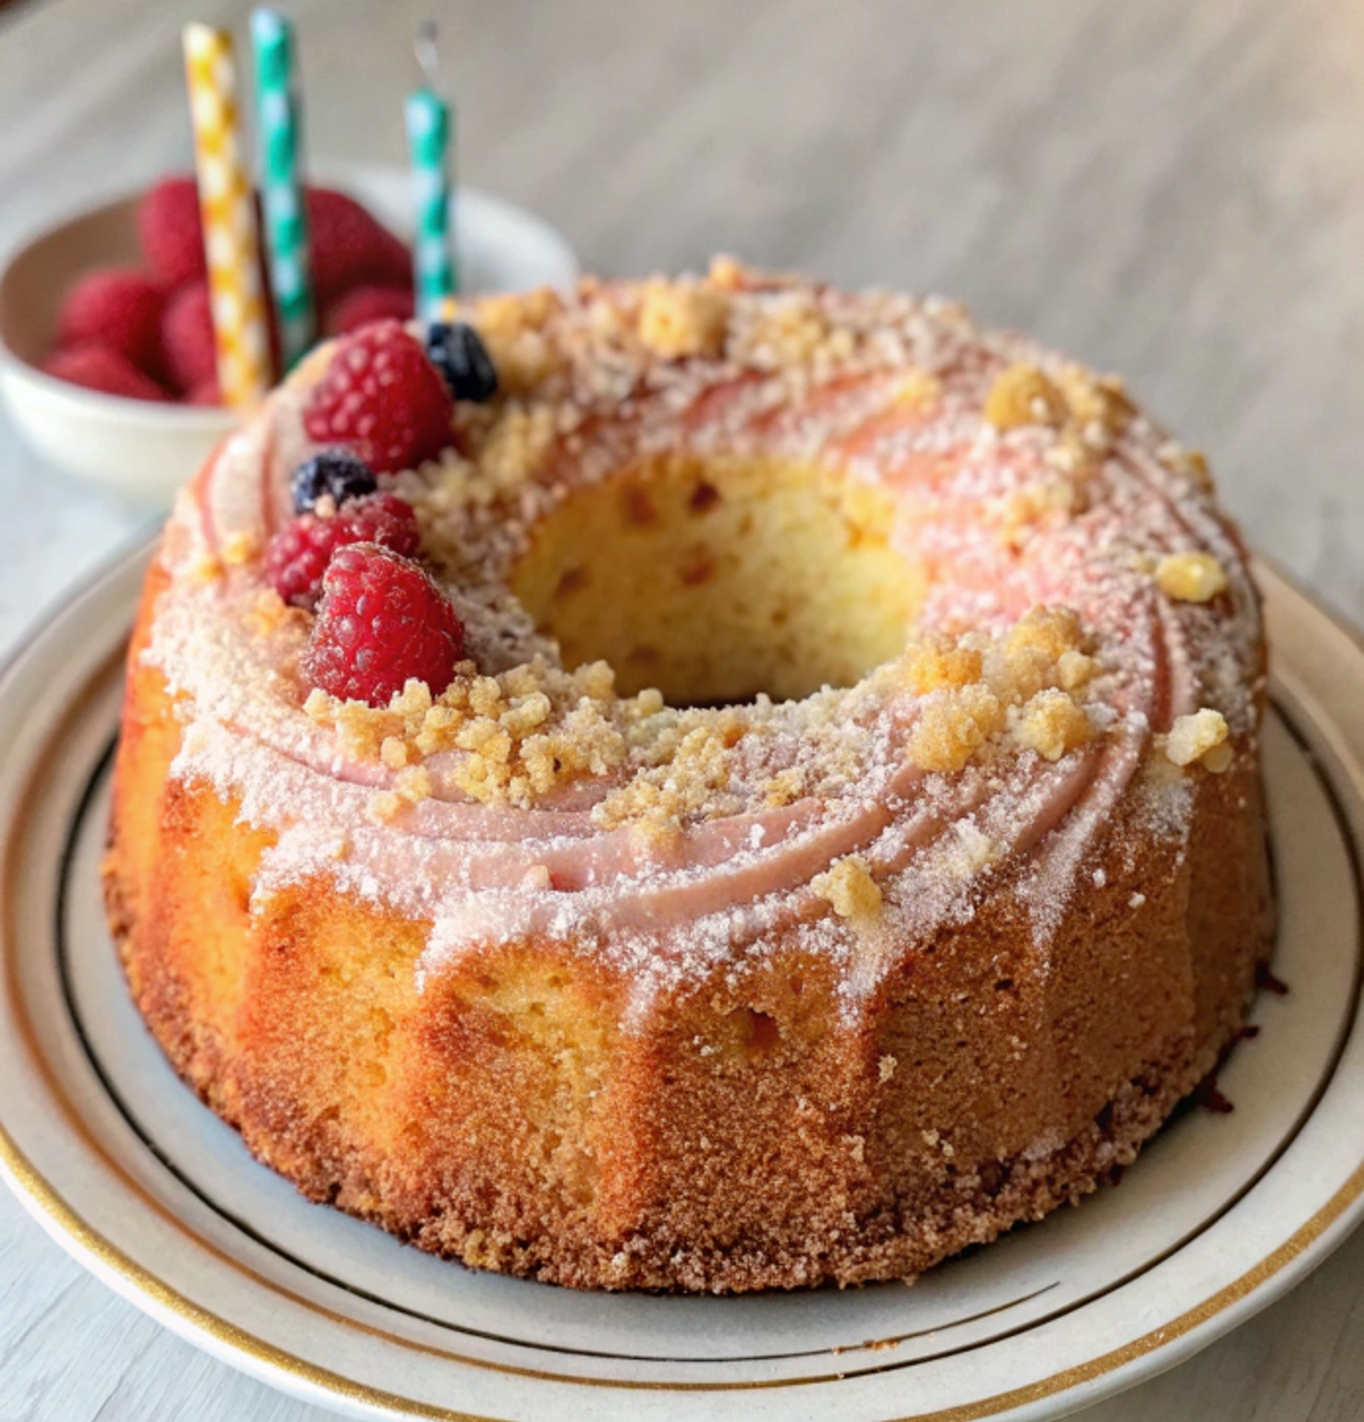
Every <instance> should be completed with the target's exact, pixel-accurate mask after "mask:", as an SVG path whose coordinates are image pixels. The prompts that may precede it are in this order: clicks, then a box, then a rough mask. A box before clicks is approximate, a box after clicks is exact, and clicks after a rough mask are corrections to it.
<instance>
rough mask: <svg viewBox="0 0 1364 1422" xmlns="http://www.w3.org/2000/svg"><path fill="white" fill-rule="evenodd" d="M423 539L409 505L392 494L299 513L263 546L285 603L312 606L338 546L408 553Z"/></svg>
mask: <svg viewBox="0 0 1364 1422" xmlns="http://www.w3.org/2000/svg"><path fill="white" fill-rule="evenodd" d="M420 541H421V535H420V534H419V533H418V531H417V520H416V518H415V516H414V515H413V513H412V505H411V504H408V503H405V502H404V501H403V500H402V499H400V498H397V497H396V496H395V495H393V494H371V495H369V496H368V497H367V498H363V499H351V500H349V501H348V502H347V503H344V504H342V505H341V507H340V509H338V510H337V511H336V512H335V513H332V514H330V515H321V514H315V513H305V514H300V515H299V517H298V518H296V519H295V520H294V521H293V522H292V523H291V524H289V526H288V527H287V528H282V529H280V531H279V532H278V533H277V534H275V536H274V537H273V538H272V539H271V540H270V542H269V545H268V546H267V547H266V550H265V576H266V577H267V578H269V580H270V583H271V585H272V586H273V587H274V589H275V591H276V592H277V593H278V594H279V595H280V597H282V598H283V599H284V601H285V602H291V603H293V604H294V606H295V607H307V608H313V607H316V606H317V600H318V598H319V597H321V595H322V575H323V574H324V573H325V572H326V571H327V564H328V563H329V562H330V561H331V559H332V556H333V555H334V554H335V552H336V550H337V549H338V548H344V547H346V546H347V545H348V544H351V543H374V544H377V545H379V546H380V547H383V548H387V549H389V550H391V551H392V552H394V553H401V554H402V555H403V556H404V557H407V556H409V555H410V554H413V553H415V552H416V551H417V544H418V543H419V542H420Z"/></svg>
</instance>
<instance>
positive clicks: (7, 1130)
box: [0, 548, 1364, 1422]
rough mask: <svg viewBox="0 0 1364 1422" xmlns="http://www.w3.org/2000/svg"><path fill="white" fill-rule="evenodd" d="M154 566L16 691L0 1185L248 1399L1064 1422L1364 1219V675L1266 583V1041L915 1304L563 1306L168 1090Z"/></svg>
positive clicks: (1155, 1366)
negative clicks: (158, 969)
mask: <svg viewBox="0 0 1364 1422" xmlns="http://www.w3.org/2000/svg"><path fill="white" fill-rule="evenodd" d="M148 555H149V550H148V549H147V548H141V549H139V550H137V551H135V552H133V553H131V554H129V555H127V556H125V557H124V558H123V559H122V560H121V561H119V562H118V563H117V564H115V565H114V566H113V567H111V568H110V569H108V570H107V571H106V572H104V573H103V574H102V575H100V576H99V578H98V579H97V580H96V581H95V582H93V583H92V584H90V585H89V586H88V587H87V588H86V590H85V591H84V592H82V593H81V594H79V595H78V596H77V597H75V598H74V599H73V600H72V602H71V603H70V604H69V605H68V607H67V608H66V609H65V611H64V612H63V613H62V614H61V615H60V616H59V617H57V618H56V619H55V620H54V621H53V622H52V623H51V624H50V625H49V626H48V627H47V628H45V629H44V630H43V631H42V632H41V633H40V634H39V635H38V637H37V638H36V639H35V640H34V641H33V642H32V643H30V645H29V646H28V647H27V648H26V649H25V650H24V651H23V652H21V653H20V654H19V656H18V657H17V658H16V659H15V660H14V661H13V662H12V663H11V665H10V667H9V669H8V671H7V672H5V673H4V675H3V676H2V677H0V721H3V724H4V725H5V726H6V728H7V736H6V744H5V746H4V749H3V751H0V837H2V838H3V857H2V858H0V865H3V873H4V884H3V890H2V891H0V892H2V893H3V898H2V900H0V902H2V903H3V910H4V918H3V925H2V927H0V1173H3V1175H4V1177H5V1179H6V1180H7V1181H8V1183H9V1184H10V1186H11V1187H12V1188H13V1189H14V1190H15V1192H16V1194H17V1195H18V1196H19V1198H20V1199H21V1200H22V1201H23V1202H24V1204H25V1205H26V1206H27V1207H28V1208H29V1209H30V1210H31V1211H32V1213H33V1214H34V1216H35V1217H36V1218H37V1219H38V1220H39V1221H40V1222H41V1223H42V1224H43V1226H44V1227H45V1228H46V1229H47V1230H48V1232H49V1233H50V1234H51V1235H52V1236H53V1237H54V1238H55V1239H56V1240H57V1241H58V1242H59V1243H60V1244H61V1245H62V1246H63V1247H64V1248H65V1249H67V1250H68V1251H69V1252H70V1253H71V1254H73V1255H74V1256H75V1257H76V1258H77V1259H79V1260H80V1261H81V1262H82V1263H84V1264H85V1265H86V1266H87V1267H89V1268H90V1269H91V1270H92V1271H93V1272H94V1273H96V1274H97V1275H99V1277H101V1278H102V1279H104V1280H105V1281H106V1282H107V1283H108V1284H109V1285H110V1286H111V1287H113V1288H114V1289H116V1290H117V1291H118V1292H119V1293H120V1294H122V1295H124V1296H125V1297H127V1298H129V1299H130V1300H132V1301H133V1302H134V1303H135V1304H137V1305H138V1306H139V1307H141V1308H143V1309H145V1310H146V1311H147V1312H148V1313H150V1314H152V1315H153V1316H154V1317H156V1318H159V1319H161V1320H162V1321H163V1322H164V1323H165V1324H166V1325H167V1326H168V1327H170V1328H172V1329H174V1330H175V1331H176V1332H177V1333H180V1334H182V1335H183V1336H184V1337H186V1338H189V1339H190V1340H192V1341H193V1342H195V1343H197V1344H199V1345H200V1346H202V1347H204V1348H206V1349H208V1350H209V1351H210V1352H212V1353H214V1354H216V1355H217V1356H219V1357H221V1358H224V1359H226V1360H227V1361H228V1362H230V1363H233V1364H235V1365H236V1366H238V1367H241V1368H243V1369H244V1370H246V1371H247V1372H250V1373H253V1374H255V1375H256V1376H258V1377H261V1378H264V1379H265V1380H267V1381H269V1382H271V1383H273V1384H275V1385H277V1386H278V1387H281V1388H283V1389H285V1390H287V1391H289V1392H292V1393H295V1394H297V1395H299V1396H301V1397H304V1398H307V1399H308V1400H310V1401H313V1402H317V1403H322V1404H324V1405H328V1406H331V1407H333V1408H334V1409H336V1410H337V1411H339V1412H343V1413H347V1414H349V1415H353V1416H359V1417H394V1416H397V1417H421V1418H499V1419H531V1418H533V1419H539V1418H544V1417H546V1416H554V1415H564V1416H571V1417H575V1418H579V1417H584V1418H586V1417H590V1418H594V1419H602V1422H609V1419H629V1420H630V1422H653V1419H660V1418H669V1419H673V1418H679V1417H691V1416H696V1417H706V1418H714V1419H720V1422H723V1419H734V1418H742V1419H744V1422H760V1420H761V1419H768V1418H772V1419H775V1418H781V1419H791V1418H798V1417H816V1416H818V1417H821V1418H832V1419H847V1422H852V1419H859V1422H861V1419H888V1418H914V1419H919V1422H927V1419H929V1418H939V1419H944V1422H945V1419H948V1418H951V1419H953V1422H965V1419H968V1418H977V1417H1009V1418H1014V1419H1024V1418H1028V1419H1036V1418H1043V1417H1054V1416H1058V1415H1061V1414H1063V1413H1065V1412H1069V1411H1072V1410H1074V1409H1076V1408H1079V1407H1082V1406H1085V1405H1086V1404H1088V1403H1091V1402H1094V1401H1096V1400H1098V1399H1099V1398H1100V1397H1103V1396H1106V1395H1108V1394H1110V1393H1113V1392H1116V1391H1118V1390H1119V1389H1121V1388H1124V1387H1127V1386H1130V1385H1131V1384H1132V1383H1135V1382H1137V1381H1139V1380H1140V1379H1141V1378H1143V1377H1146V1376H1149V1375H1150V1374H1152V1373H1155V1372H1158V1371H1160V1370H1162V1369H1164V1368H1167V1367H1170V1366H1171V1365H1172V1364H1174V1363H1176V1362H1178V1361H1180V1360H1181V1359H1182V1358H1185V1357H1187V1356H1188V1355H1189V1354H1190V1353H1192V1352H1194V1351H1195V1350H1197V1349H1198V1348H1201V1347H1203V1346H1205V1345H1206V1344H1208V1343H1210V1342H1211V1341H1212V1340H1213V1339H1214V1338H1216V1337H1218V1336H1219V1335H1220V1334H1222V1333H1224V1332H1225V1331H1226V1330H1227V1329H1229V1328H1231V1327H1233V1326H1234V1325H1235V1324H1237V1323H1238V1322H1240V1321H1241V1320H1243V1319H1244V1318H1246V1317H1248V1316H1249V1315H1250V1314H1251V1313H1253V1312H1255V1311H1256V1310H1257V1309H1260V1308H1262V1307H1264V1306H1265V1305H1266V1304H1268V1303H1269V1302H1271V1301H1272V1300H1273V1299H1275V1298H1276V1297H1278V1296H1279V1295H1280V1294H1282V1293H1283V1292H1284V1291H1285V1290H1286V1289H1288V1288H1289V1287H1290V1286H1291V1285H1292V1284H1294V1283H1295V1282H1297V1281H1298V1280H1300V1279H1301V1278H1302V1277H1303V1276H1304V1275H1305V1274H1306V1273H1307V1272H1308V1271H1309V1270H1310V1269H1312V1268H1313V1267H1314V1266H1315V1265H1316V1264H1318V1263H1320V1262H1321V1260H1322V1259H1324V1258H1325V1257H1326V1255H1327V1254H1328V1253H1329V1252H1330V1251H1331V1250H1332V1249H1333V1248H1335V1246H1336V1245H1338V1244H1339V1243H1340V1242H1341V1240H1342V1239H1343V1238H1344V1237H1345V1235H1346V1234H1347V1233H1348V1231H1349V1230H1350V1229H1351V1227H1352V1226H1353V1225H1354V1224H1355V1223H1356V1222H1357V1220H1358V1218H1359V1216H1360V1214H1361V1212H1364V1032H1361V1031H1358V1030H1356V1026H1357V1022H1358V1018H1359V1010H1360V992H1359V989H1360V958H1361V918H1360V910H1361V890H1360V863H1361V858H1362V857H1364V855H1362V854H1361V848H1362V847H1364V711H1362V710H1361V708H1362V707H1364V651H1362V650H1361V648H1360V646H1359V644H1358V643H1357V642H1356V641H1355V640H1354V639H1353V637H1352V636H1351V634H1349V633H1348V632H1346V631H1345V630H1344V629H1342V628H1341V627H1339V626H1338V625H1337V624H1335V623H1333V622H1332V621H1331V620H1330V619H1329V618H1327V617H1326V616H1325V615H1324V614H1323V613H1321V612H1320V611H1319V610H1318V609H1316V608H1315V607H1314V606H1313V605H1312V604H1311V603H1310V602H1309V601H1308V600H1307V599H1306V598H1305V597H1304V596H1303V595H1302V594H1301V593H1300V592H1298V591H1296V590H1295V589H1294V588H1293V587H1292V586H1290V585H1289V584H1288V583H1286V582H1285V581H1284V580H1283V579H1282V578H1281V577H1279V576H1278V575H1277V574H1275V573H1274V572H1273V571H1272V570H1269V569H1262V570H1261V575H1262V580H1263V585H1264V586H1265V588H1266V590H1267V593H1268V607H1269V616H1270V625H1271V631H1272V635H1273V638H1274V646H1275V679H1274V687H1273V702H1274V708H1273V711H1272V713H1271V716H1270V720H1269V724H1268V727H1267V731H1266V737H1265V755H1266V771H1267V777H1268V791H1269V805H1270V816H1271V825H1272V834H1273V839H1274V852H1275V862H1276V868H1277V875H1278V881H1279V890H1280V895H1281V913H1282V926H1281V931H1280V940H1279V945H1278V948H1277V952H1276V957H1275V960H1274V971H1275V973H1276V975H1277V976H1278V977H1279V978H1282V979H1283V980H1284V981H1285V982H1286V983H1287V984H1288V985H1289V987H1290V989H1291V990H1290V991H1289V992H1288V993H1287V994H1286V995H1279V994H1277V993H1273V992H1262V993H1261V994H1260V998H1259V1001H1258V1002H1257V1004H1256V1008H1255V1014H1254V1021H1255V1024H1256V1026H1257V1027H1258V1028H1259V1029H1260V1030H1259V1032H1258V1034H1257V1035H1256V1036H1255V1037H1254V1039H1253V1040H1249V1041H1246V1042H1244V1043H1242V1044H1241V1045H1240V1046H1239V1047H1238V1048H1237V1049H1236V1051H1235V1052H1234V1053H1233V1054H1232V1056H1231V1058H1230V1060H1229V1061H1228V1062H1227V1063H1226V1065H1225V1067H1224V1069H1223V1071H1222V1072H1221V1074H1220V1076H1219V1082H1218V1085H1219V1088H1220V1091H1221V1093H1222V1094H1224V1095H1225V1097H1226V1098H1228V1099H1229V1100H1230V1101H1231V1103H1233V1105H1234V1107H1235V1109H1234V1111H1232V1112H1230V1113H1227V1114H1219V1113H1215V1112H1211V1111H1205V1110H1203V1109H1201V1108H1200V1107H1198V1106H1191V1107H1188V1108H1186V1109H1184V1110H1183V1111H1182V1112H1181V1113H1180V1114H1179V1116H1178V1118H1177V1119H1176V1120H1175V1121H1173V1122H1172V1123H1171V1124H1170V1125H1169V1126H1168V1127H1167V1128H1166V1129H1165V1130H1164V1131H1163V1132H1162V1133H1161V1134H1160V1135H1159V1136H1158V1137H1157V1139H1156V1140H1155V1141H1154V1142H1153V1143H1152V1144H1151V1145H1150V1147H1149V1148H1148V1149H1147V1151H1146V1152H1145V1153H1144V1154H1143V1156H1142V1157H1141V1159H1140V1160H1139V1161H1138V1162H1137V1164H1136V1165H1135V1166H1134V1167H1133V1168H1132V1169H1131V1170H1130V1171H1129V1172H1128V1173H1127V1175H1126V1176H1125V1177H1124V1179H1123V1181H1122V1183H1121V1185H1120V1187H1118V1188H1108V1189H1105V1190H1102V1191H1101V1192H1100V1193H1099V1194H1097V1195H1096V1196H1094V1197H1092V1198H1091V1199H1089V1200H1087V1201H1085V1203H1084V1204H1083V1205H1082V1206H1081V1207H1080V1208H1079V1209H1076V1210H1065V1211H1062V1212H1060V1213H1059V1214H1057V1215H1054V1216H1052V1217H1051V1218H1050V1219H1048V1220H1047V1221H1045V1222H1044V1223H1042V1224H1040V1225H1034V1226H1030V1227H1028V1228H1025V1229H1019V1230H1015V1231H1014V1232H1013V1233H1012V1234H1010V1235H1009V1236H1007V1237H1006V1238H1004V1239H1002V1240H1000V1241H999V1242H997V1243H996V1244H993V1245H991V1246H989V1247H987V1248H985V1249H982V1250H978V1251H976V1252H974V1253H972V1254H970V1255H969V1256H964V1257H962V1258H959V1259H957V1260H954V1261H952V1262H950V1263H948V1264H945V1265H943V1266H941V1267H940V1268H938V1269H937V1270H934V1271H933V1272H932V1273H930V1274H928V1275H927V1276H925V1277H924V1278H923V1279H921V1280H920V1281H919V1282H918V1283H917V1284H916V1285H915V1286H914V1287H913V1288H912V1289H911V1288H906V1287H904V1286H903V1285H901V1284H885V1285H877V1286H873V1287H868V1288H864V1289H858V1290H849V1291H846V1292H842V1293H840V1292H837V1291H833V1290H822V1291H818V1292H814V1293H805V1294H782V1295H775V1294H773V1295H758V1296H751V1297H746V1298H672V1297H651V1296H638V1295H605V1294H586V1293H574V1292H571V1291H568V1290H563V1289H557V1288H552V1287H549V1286H546V1285H539V1284H535V1283H528V1282H525V1281H522V1280H516V1279H508V1278H502V1277H498V1276H494V1275H487V1274H476V1273H472V1272H469V1271H466V1270H464V1269H462V1268H460V1267H459V1266H457V1265H454V1264H448V1263H444V1262H442V1261H440V1260H437V1259H433V1258H430V1257H428V1256H426V1255H423V1254H420V1253H419V1252H417V1251H416V1250H413V1249H409V1248H406V1247H404V1246H403V1245H401V1244H399V1243H397V1242H396V1241H394V1240H393V1239H390V1238H389V1237H387V1236H386V1235H384V1234H382V1233H380V1232H379V1231H378V1230H375V1229H372V1228H370V1227H369V1226H367V1225H364V1224H362V1223H359V1222H358V1221H356V1220H353V1219H350V1218H348V1217H345V1216H342V1215H340V1214H337V1213H335V1212H333V1211H330V1210H328V1209H326V1208H323V1207H320V1206H315V1205H309V1204H307V1203H306V1202H305V1201H304V1200H303V1199H302V1198H301V1197H300V1196H298V1195H296V1194H295V1193H294V1191H293V1189H292V1187H290V1186H289V1185H288V1184H287V1183H285V1182H284V1181H283V1180H281V1179H279V1178H278V1177H276V1176H275V1175H273V1174H271V1173H270V1172H269V1171H268V1170H266V1169H265V1168H264V1167H262V1166H259V1165H257V1164H256V1163H255V1162H254V1161H252V1160H251V1158H250V1157H249V1156H248V1155H247V1153H246V1151H245V1149H244V1147H243V1146H242V1144H241V1142H240V1140H239V1139H238V1137H237V1136H236V1135H235V1134H234V1133H233V1132H232V1131H231V1130H230V1129H228V1128H227V1127H226V1126H224V1125H223V1124H222V1123H221V1122H220V1121H219V1120H217V1118H216V1117H214V1116H212V1115H211V1114H210V1113H209V1112H208V1111H207V1110H206V1109H205V1108H204V1107H202V1106H201V1105H200V1104H199V1102H198V1101H197V1100H196V1099H195V1098H194V1096H193V1095H192V1094H191V1093H190V1092H189V1091H188V1090H187V1089H186V1088H185V1087H183V1086H181V1085H180V1083H179V1082H178V1081H177V1080H176V1078H175V1077H174V1075H173V1074H172V1072H171V1070H170V1068H169V1067H168V1066H167V1065H166V1063H165V1061H164V1060H163V1058H162V1057H161V1055H160V1052H159V1050H158V1049H157V1048H156V1046H155V1045H154V1043H153V1042H152V1041H151V1039H150V1037H149V1036H148V1035H147V1034H146V1032H145V1031H144V1029H143V1027H142V1024H141V1022H140V1020H139V1019H138V1017H137V1015H136V1013H135V1012H134V1010H133V1008H132V1006H131V1004H130V1002H129V1000H128V997H127V994H126V992H125V991H124V987H123V983H122V979H121V977H120V973H119V969H118V966H117V963H116V959H115V955H114V951H113V948H112V945H111V943H110V941H109V938H108V934H107V932H106V929H105V926H104V919H103V912H102V907H101V902H100V893H99V880H98V868H99V860H100V856H101V853H102V850H103V844H104V817H105V810H106V796H107V788H108V769H109V759H110V751H111V749H112V746H113V742H114V737H115V734H116V730H117V721H118V705H119V690H120V680H121V676H120V657H121V653H122V648H123V644H124V641H125V639H126V636H127V631H128V626H129V621H130V618H131V614H132V609H133V606H134V603H135V600H136V597H137V593H138V589H139V587H140V584H141V580H142V575H143V571H144V569H145V566H146V562H147V558H148Z"/></svg>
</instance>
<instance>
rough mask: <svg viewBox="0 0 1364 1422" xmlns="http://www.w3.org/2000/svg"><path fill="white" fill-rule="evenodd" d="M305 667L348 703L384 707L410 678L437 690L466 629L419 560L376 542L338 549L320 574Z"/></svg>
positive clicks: (447, 679)
mask: <svg viewBox="0 0 1364 1422" xmlns="http://www.w3.org/2000/svg"><path fill="white" fill-rule="evenodd" d="M322 588H323V597H322V605H321V607H319V608H318V611H317V621H316V622H315V623H314V624H313V630H312V635H311V636H310V637H309V639H308V649H307V651H306V652H305V653H304V655H303V669H304V671H305V673H306V674H307V676H308V678H309V680H311V682H312V684H313V685H314V686H320V687H321V688H322V690H323V691H325V692H327V693H329V694H330V695H332V696H336V697H339V698H342V699H343V700H347V701H364V702H367V703H368V704H369V705H370V706H387V705H388V703H389V701H390V700H391V699H392V698H393V696H394V695H395V693H397V692H399V691H401V690H402V689H403V687H404V686H405V685H406V684H407V682H408V681H409V680H410V679H411V678H414V677H415V678H416V680H418V681H424V682H425V683H426V684H427V686H429V687H430V688H431V690H432V692H433V693H434V694H436V695H439V694H440V693H441V692H442V691H444V690H445V688H446V687H447V686H449V684H450V679H451V677H453V676H454V674H455V663H456V662H458V661H459V659H460V657H461V656H462V655H463V652H464V628H463V627H462V626H461V624H460V620H459V618H458V617H457V616H456V615H455V610H454V608H453V607H451V606H450V604H449V602H448V601H447V600H446V598H445V595H444V594H443V593H442V592H441V590H440V589H439V588H438V587H437V586H436V585H435V583H433V582H432V581H431V579H430V578H429V577H428V576H427V574H426V573H425V572H424V571H423V570H422V568H421V567H420V565H419V564H417V563H414V562H413V561H412V560H411V559H410V558H404V557H402V556H401V555H400V554H397V553H392V552H390V551H389V550H388V549H386V548H380V547H379V546H378V545H377V544H374V543H352V544H350V545H348V546H347V547H345V548H341V549H339V550H338V551H337V553H336V555H335V556H334V557H333V558H332V560H331V563H330V564H329V565H328V567H327V572H326V576H325V577H324V578H323V579H322Z"/></svg>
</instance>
